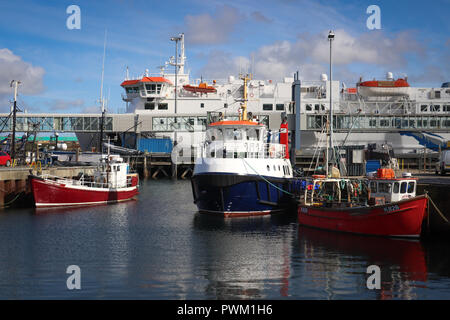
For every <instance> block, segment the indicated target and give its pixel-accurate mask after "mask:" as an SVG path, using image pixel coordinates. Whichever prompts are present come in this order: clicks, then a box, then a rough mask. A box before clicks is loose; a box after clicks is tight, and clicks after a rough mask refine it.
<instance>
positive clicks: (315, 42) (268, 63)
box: [202, 29, 426, 81]
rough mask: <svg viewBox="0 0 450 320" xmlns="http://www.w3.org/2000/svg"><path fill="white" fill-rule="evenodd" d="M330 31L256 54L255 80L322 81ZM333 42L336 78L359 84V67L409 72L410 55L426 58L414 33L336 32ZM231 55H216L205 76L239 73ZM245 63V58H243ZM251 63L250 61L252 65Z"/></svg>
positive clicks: (282, 42) (210, 60) (263, 48)
mask: <svg viewBox="0 0 450 320" xmlns="http://www.w3.org/2000/svg"><path fill="white" fill-rule="evenodd" d="M327 34H328V30H326V31H323V32H321V33H320V34H314V35H311V34H300V35H299V36H298V37H297V40H296V41H287V40H283V41H276V42H274V43H272V44H270V45H266V46H262V47H260V48H259V49H257V50H256V52H254V54H253V55H254V66H253V69H254V73H255V77H258V78H265V79H282V78H283V77H285V76H290V75H292V74H293V73H294V72H295V71H297V70H300V74H301V78H303V79H318V78H319V76H320V74H321V73H328V70H329V52H330V51H329V50H330V49H329V48H330V47H329V42H328V39H327ZM335 34H336V38H335V40H334V42H333V65H334V67H335V72H334V74H333V78H335V79H340V80H342V81H356V80H357V79H356V78H357V77H358V76H359V75H358V74H355V73H354V72H352V71H351V70H350V67H351V66H352V65H353V64H355V63H358V64H364V65H370V66H371V67H372V69H373V67H374V66H375V67H376V68H379V69H382V72H383V73H384V72H385V71H386V70H387V69H392V68H396V69H402V70H405V71H406V67H407V55H410V54H415V55H417V56H419V57H421V58H423V57H425V56H426V51H425V49H424V48H423V47H422V46H421V45H420V44H419V43H418V42H417V41H416V40H415V39H414V36H413V34H412V32H407V31H404V32H400V33H397V34H394V35H393V36H392V37H387V36H386V35H384V33H383V32H378V31H377V32H373V31H371V32H367V33H363V34H361V35H359V36H353V35H351V34H350V33H348V32H346V31H345V30H342V29H340V30H336V31H335ZM237 58H238V57H233V56H232V55H231V54H228V53H224V52H214V53H212V54H210V55H209V60H208V63H207V64H206V65H205V67H204V68H203V70H202V72H204V73H208V74H214V75H216V77H217V78H218V77H219V74H220V75H221V78H225V77H226V76H227V75H228V74H232V72H234V73H236V59H237ZM241 59H242V58H241ZM248 60H249V59H247V61H248Z"/></svg>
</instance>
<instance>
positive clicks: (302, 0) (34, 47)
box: [0, 0, 450, 113]
mask: <svg viewBox="0 0 450 320" xmlns="http://www.w3.org/2000/svg"><path fill="white" fill-rule="evenodd" d="M72 4H76V5H78V6H79V7H80V9H81V29H80V30H69V29H67V27H66V20H67V18H68V17H69V14H67V13H66V8H67V7H68V6H69V5H72ZM372 4H376V5H378V6H379V7H380V9H381V29H380V30H369V29H368V28H367V26H366V20H367V18H368V17H369V16H370V15H369V14H367V13H366V9H367V7H368V6H369V5H372ZM449 13H450V0H433V1H404V0H401V1H375V0H372V1H348V0H347V1H338V0H328V1H325V0H323V1H321V0H277V1H275V0H258V1H243V0H240V1H238V0H229V1H217V0H210V1H204V0H201V1H200V0H189V1H181V0H180V1H177V0H171V1H153V0H129V1H126V0H110V1H100V0H97V1H76V0H71V1H61V0H60V1H56V0H55V1H25V0H17V1H6V0H1V2H0V68H1V70H0V111H1V112H6V111H7V110H9V102H8V101H9V100H11V98H12V91H11V89H10V88H9V82H10V81H11V80H12V79H10V78H19V80H22V82H23V85H22V86H21V88H20V92H21V95H20V100H19V104H20V106H21V107H22V108H24V109H27V111H28V112H61V113H69V112H97V111H99V106H98V103H97V102H96V101H97V100H98V98H99V95H100V78H101V65H102V56H103V38H104V33H105V29H107V33H108V37H107V52H106V62H105V85H104V95H105V97H106V98H107V97H108V96H109V98H110V99H109V100H110V101H109V111H110V112H117V111H122V110H123V109H124V102H123V101H122V100H121V93H122V92H123V90H122V88H121V87H120V83H121V82H122V81H123V79H124V76H125V69H126V66H128V67H129V69H130V74H131V75H136V76H137V75H139V74H142V73H143V72H144V70H145V69H146V68H148V69H149V70H150V72H151V73H156V72H157V71H158V69H157V67H158V66H160V65H162V64H164V62H165V61H167V60H168V58H169V56H172V55H173V53H174V43H173V42H171V41H169V39H170V37H171V36H174V35H177V34H178V33H180V32H184V33H185V37H186V54H187V57H188V61H187V64H188V66H187V68H188V69H190V70H191V76H192V77H193V78H199V77H200V76H203V77H204V78H208V79H219V78H226V77H227V76H228V75H229V74H230V73H237V72H239V67H242V66H248V65H249V64H250V62H251V61H253V62H254V64H253V70H254V73H255V77H258V78H265V79H270V78H274V79H281V78H282V77H284V76H291V75H292V74H293V73H294V72H295V71H296V70H300V74H301V77H302V78H304V79H312V80H316V79H318V78H319V75H320V74H321V73H327V72H328V60H327V59H328V51H327V46H328V43H327V40H326V34H327V33H328V30H330V29H333V30H335V31H336V41H335V43H334V46H335V50H334V55H335V56H334V61H335V73H334V78H335V79H339V80H342V81H343V82H345V84H346V85H347V86H354V84H355V83H356V81H357V80H358V79H359V77H360V76H363V77H364V78H366V79H372V78H374V77H376V78H383V77H384V75H385V73H386V72H387V71H392V72H394V75H395V76H403V75H408V80H409V82H410V83H411V85H413V86H435V87H437V86H440V85H441V83H442V82H444V81H450V64H449V63H448V61H449V58H450V32H449V31H450V23H449V22H448V21H449V18H448V16H449Z"/></svg>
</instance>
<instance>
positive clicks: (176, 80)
mask: <svg viewBox="0 0 450 320" xmlns="http://www.w3.org/2000/svg"><path fill="white" fill-rule="evenodd" d="M170 40H171V41H175V64H174V65H175V114H176V113H177V87H178V41H181V35H180V36H178V37H172V38H170ZM175 122H176V117H175Z"/></svg>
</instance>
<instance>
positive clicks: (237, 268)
mask: <svg viewBox="0 0 450 320" xmlns="http://www.w3.org/2000/svg"><path fill="white" fill-rule="evenodd" d="M295 230H296V219H295V215H291V214H289V213H288V214H278V215H272V216H266V217H248V218H231V219H224V218H223V217H218V216H211V215H206V214H200V213H197V214H195V216H194V232H196V234H197V236H198V237H199V239H198V240H199V241H196V242H195V243H194V248H193V255H194V256H195V257H196V258H197V259H198V258H201V260H202V261H203V263H202V266H201V269H202V272H201V273H202V276H203V277H204V279H205V280H207V283H206V286H205V288H204V293H205V296H206V298H207V299H265V298H280V297H286V296H288V295H289V292H288V290H289V276H290V259H291V248H292V241H293V238H294V237H295Z"/></svg>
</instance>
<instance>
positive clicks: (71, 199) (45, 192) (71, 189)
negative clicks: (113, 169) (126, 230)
mask: <svg viewBox="0 0 450 320" xmlns="http://www.w3.org/2000/svg"><path fill="white" fill-rule="evenodd" d="M30 182H31V189H32V192H33V196H34V203H35V205H36V207H55V206H79V205H93V204H102V203H112V202H119V201H126V200H130V199H132V198H133V197H134V196H136V195H137V194H138V193H139V192H138V187H137V179H134V180H133V183H132V186H131V187H128V188H121V189H106V188H105V189H104V190H101V189H102V188H89V187H84V188H83V187H80V186H69V185H65V184H63V183H57V182H55V181H48V180H43V179H40V178H37V177H30Z"/></svg>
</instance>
